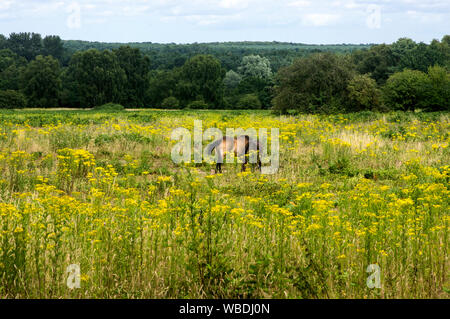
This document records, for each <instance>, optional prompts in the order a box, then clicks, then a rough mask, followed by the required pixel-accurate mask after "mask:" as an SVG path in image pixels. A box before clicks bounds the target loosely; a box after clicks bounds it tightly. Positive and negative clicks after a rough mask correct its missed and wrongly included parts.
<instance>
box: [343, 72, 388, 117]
mask: <svg viewBox="0 0 450 319" xmlns="http://www.w3.org/2000/svg"><path fill="white" fill-rule="evenodd" d="M347 89H348V97H349V108H348V110H349V111H352V112H358V111H363V110H371V111H373V110H378V109H379V107H380V95H381V92H380V90H379V89H378V87H377V82H375V80H374V79H372V78H371V77H369V76H368V75H367V74H364V75H360V74H358V75H355V76H354V77H353V79H351V80H350V82H349V83H348V87H347Z"/></svg>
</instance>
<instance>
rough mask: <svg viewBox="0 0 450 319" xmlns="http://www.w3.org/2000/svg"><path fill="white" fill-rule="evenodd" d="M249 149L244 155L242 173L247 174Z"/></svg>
mask: <svg viewBox="0 0 450 319" xmlns="http://www.w3.org/2000/svg"><path fill="white" fill-rule="evenodd" d="M247 151H248V149H246V152H245V154H244V163H242V169H241V171H242V172H245V165H246V164H247V163H248V153H247Z"/></svg>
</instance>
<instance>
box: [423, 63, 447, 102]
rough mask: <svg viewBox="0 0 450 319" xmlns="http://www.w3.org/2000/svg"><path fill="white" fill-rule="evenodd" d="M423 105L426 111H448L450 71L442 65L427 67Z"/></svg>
mask: <svg viewBox="0 0 450 319" xmlns="http://www.w3.org/2000/svg"><path fill="white" fill-rule="evenodd" d="M428 79H429V82H428V85H429V86H428V87H427V88H426V89H427V90H426V98H427V100H426V102H424V103H423V104H425V107H426V109H427V110H428V111H450V72H449V71H448V70H446V69H445V68H443V67H440V66H433V67H429V68H428Z"/></svg>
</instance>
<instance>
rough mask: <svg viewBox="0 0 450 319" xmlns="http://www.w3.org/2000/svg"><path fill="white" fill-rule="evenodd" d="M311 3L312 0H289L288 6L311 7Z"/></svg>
mask: <svg viewBox="0 0 450 319" xmlns="http://www.w3.org/2000/svg"><path fill="white" fill-rule="evenodd" d="M310 5H311V2H310V1H306V0H297V1H293V2H289V3H288V6H289V7H296V8H304V7H309V6H310Z"/></svg>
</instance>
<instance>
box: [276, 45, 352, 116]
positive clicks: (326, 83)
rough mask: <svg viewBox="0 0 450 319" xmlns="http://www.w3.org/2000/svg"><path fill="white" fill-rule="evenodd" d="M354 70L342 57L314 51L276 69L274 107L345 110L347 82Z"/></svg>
mask: <svg viewBox="0 0 450 319" xmlns="http://www.w3.org/2000/svg"><path fill="white" fill-rule="evenodd" d="M354 74H355V72H354V70H353V66H352V64H351V63H349V61H348V59H347V58H345V57H341V56H337V55H335V54H332V53H317V54H314V55H312V56H309V57H307V58H303V59H298V60H296V61H295V62H294V63H293V64H292V65H291V66H289V67H286V68H282V69H280V71H278V73H277V85H276V86H275V94H276V95H275V98H274V100H273V104H274V109H275V110H278V111H281V112H284V113H285V112H288V111H289V110H297V111H300V112H304V113H318V112H325V113H330V112H337V111H345V110H346V109H347V105H348V90H347V87H348V84H349V82H350V80H351V79H352V78H353V76H354Z"/></svg>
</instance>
